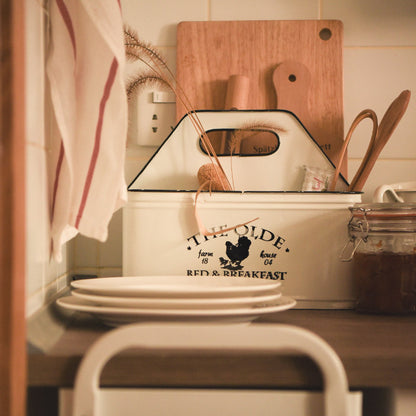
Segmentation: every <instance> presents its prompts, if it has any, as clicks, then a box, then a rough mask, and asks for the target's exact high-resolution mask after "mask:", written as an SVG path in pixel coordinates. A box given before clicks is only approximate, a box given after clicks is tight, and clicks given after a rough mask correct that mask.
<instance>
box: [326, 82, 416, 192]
mask: <svg viewBox="0 0 416 416" xmlns="http://www.w3.org/2000/svg"><path fill="white" fill-rule="evenodd" d="M409 100H410V91H409V90H404V91H402V92H401V93H400V95H399V96H398V97H397V98H396V99H395V100H394V101H393V102H392V103H391V104H390V106H389V108H388V109H387V111H386V112H385V114H384V116H383V118H382V120H381V122H380V125H377V115H376V113H375V112H374V111H373V110H369V109H367V110H363V111H361V113H359V114H358V115H357V117H355V119H354V121H353V122H352V124H351V127H350V129H349V131H348V133H347V136H346V137H345V140H344V145H343V147H342V149H341V153H340V158H339V161H338V167H337V169H336V170H335V175H334V178H333V180H332V183H331V185H330V186H329V190H330V191H334V190H335V185H336V183H337V180H338V176H339V172H340V168H341V165H342V164H343V162H344V161H345V160H346V157H345V156H346V149H347V147H348V145H349V142H350V140H351V137H352V133H353V132H354V130H355V128H356V127H357V126H358V124H359V123H361V121H363V120H364V119H366V118H370V119H371V120H372V121H373V131H372V134H371V139H370V142H369V144H368V148H367V152H366V154H365V156H364V158H363V160H362V162H361V165H360V167H359V168H358V170H357V172H356V174H355V176H354V179H353V180H352V181H351V184H350V186H349V188H348V190H349V191H351V192H360V191H361V190H362V189H363V187H364V184H365V182H366V181H367V178H368V176H369V174H370V172H371V170H372V169H373V167H374V164H375V163H376V161H377V159H378V156H379V155H380V153H381V151H382V150H383V148H384V146H385V145H386V143H387V142H388V140H389V139H390V137H391V135H392V134H393V131H394V129H395V128H396V127H397V125H398V124H399V122H400V120H401V118H402V117H403V115H404V113H405V111H406V109H407V106H408V104H409Z"/></svg>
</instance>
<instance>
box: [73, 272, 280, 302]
mask: <svg viewBox="0 0 416 416" xmlns="http://www.w3.org/2000/svg"><path fill="white" fill-rule="evenodd" d="M155 281H159V283H157V284H156V283H155ZM174 281H176V283H173V282H174ZM167 282H168V283H167ZM207 282H209V283H210V284H212V285H211V286H207V285H205V283H207ZM226 282H227V285H224V284H225V283H226ZM178 283H180V284H178ZM280 285H281V282H280V281H277V280H262V279H255V278H244V277H223V276H206V277H202V276H199V277H192V276H134V277H128V276H125V277H99V278H93V279H82V280H75V281H73V282H71V286H72V287H73V288H74V289H80V290H83V291H84V292H89V293H94V294H101V295H111V296H143V297H145V296H146V297H162V296H163V297H167V296H171V297H186V296H193V297H221V296H239V295H241V294H243V293H245V294H247V295H248V294H254V293H262V292H268V291H271V290H275V289H277V288H278V287H279V286H280Z"/></svg>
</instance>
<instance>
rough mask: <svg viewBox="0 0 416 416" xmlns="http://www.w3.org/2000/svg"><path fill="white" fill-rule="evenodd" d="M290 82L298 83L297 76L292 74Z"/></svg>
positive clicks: (289, 78)
mask: <svg viewBox="0 0 416 416" xmlns="http://www.w3.org/2000/svg"><path fill="white" fill-rule="evenodd" d="M288 80H289V81H290V82H295V81H296V75H295V74H290V75H289V77H288Z"/></svg>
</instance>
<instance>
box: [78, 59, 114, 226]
mask: <svg viewBox="0 0 416 416" xmlns="http://www.w3.org/2000/svg"><path fill="white" fill-rule="evenodd" d="M117 68H118V62H117V60H116V58H114V59H113V62H112V63H111V67H110V72H109V73H108V77H107V81H106V83H105V87H104V92H103V96H102V97H101V101H100V111H99V114H98V122H97V127H96V129H95V141H94V149H93V151H92V155H91V160H90V166H89V168H88V173H87V177H86V180H85V185H84V191H83V193H82V198H81V203H80V206H79V209H78V214H77V218H76V222H75V227H76V228H78V226H79V223H80V221H81V218H82V214H83V212H84V209H85V205H86V203H87V198H88V192H89V190H90V186H91V182H92V177H93V176H94V169H95V165H96V163H97V158H98V154H99V151H100V144H101V132H102V128H103V120H104V111H105V106H106V104H107V101H108V98H109V96H110V92H111V88H112V86H113V84H114V79H115V77H116V73H117Z"/></svg>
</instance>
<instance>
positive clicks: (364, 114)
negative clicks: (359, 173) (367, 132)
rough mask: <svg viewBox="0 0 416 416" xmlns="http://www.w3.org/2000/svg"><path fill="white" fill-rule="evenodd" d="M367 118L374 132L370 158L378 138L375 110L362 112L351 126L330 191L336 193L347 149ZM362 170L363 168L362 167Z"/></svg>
mask: <svg viewBox="0 0 416 416" xmlns="http://www.w3.org/2000/svg"><path fill="white" fill-rule="evenodd" d="M366 118H370V119H371V120H372V121H373V132H372V133H371V139H370V143H369V144H368V148H367V153H366V156H365V158H366V157H368V155H369V154H370V153H371V151H372V148H373V146H374V142H375V138H376V135H377V114H376V113H375V112H374V111H373V110H370V109H366V110H363V111H361V113H359V114H358V115H357V116H356V117H355V119H354V120H353V122H352V124H351V127H350V129H349V130H348V133H347V135H346V136H345V140H344V143H343V145H342V148H341V152H340V156H339V160H338V163H337V168H336V170H335V174H334V178H333V179H332V182H331V185H330V186H329V190H330V191H335V187H336V185H337V182H338V177H339V173H340V171H341V166H342V165H343V163H344V159H345V155H346V152H347V147H348V145H349V143H350V140H351V137H352V134H353V132H354V130H355V129H356V127H357V126H358V124H360V123H361V121H363V120H365V119H366ZM365 158H364V159H365ZM360 168H361V166H360Z"/></svg>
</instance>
